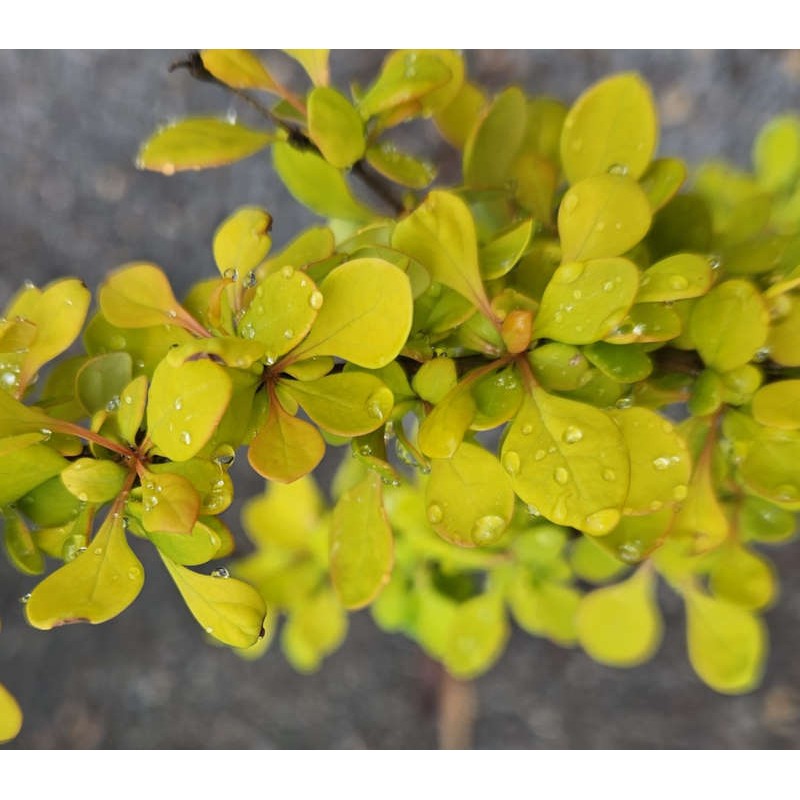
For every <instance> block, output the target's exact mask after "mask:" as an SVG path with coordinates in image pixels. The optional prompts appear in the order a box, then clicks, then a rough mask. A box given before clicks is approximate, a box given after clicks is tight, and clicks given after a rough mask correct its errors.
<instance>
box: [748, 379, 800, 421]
mask: <svg viewBox="0 0 800 800" xmlns="http://www.w3.org/2000/svg"><path fill="white" fill-rule="evenodd" d="M753 417H754V418H755V419H756V420H757V421H758V422H760V423H761V424H762V425H769V426H770V427H773V428H782V429H784V430H794V429H796V428H800V380H784V381H778V382H777V383H768V384H767V385H766V386H762V387H761V388H760V389H759V390H758V391H757V392H756V393H755V395H754V396H753Z"/></svg>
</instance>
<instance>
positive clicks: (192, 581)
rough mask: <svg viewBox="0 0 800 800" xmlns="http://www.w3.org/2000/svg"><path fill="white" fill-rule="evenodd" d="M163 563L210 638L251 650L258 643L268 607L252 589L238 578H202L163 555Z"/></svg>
mask: <svg viewBox="0 0 800 800" xmlns="http://www.w3.org/2000/svg"><path fill="white" fill-rule="evenodd" d="M161 560H162V561H163V562H164V565H165V566H166V568H167V571H168V572H169V574H170V576H171V577H172V580H174V581H175V585H176V586H177V587H178V591H179V592H180V593H181V596H182V597H183V599H184V601H185V603H186V605H187V607H188V608H189V611H191V612H192V616H193V617H194V618H195V619H196V620H197V622H198V623H199V624H200V626H201V627H202V628H203V630H204V631H205V632H206V633H207V634H208V635H209V636H213V637H214V638H215V639H217V640H219V641H220V642H222V643H223V644H227V645H230V646H231V647H250V646H251V645H253V644H255V643H256V642H257V641H258V638H259V637H260V636H261V631H262V630H263V625H264V618H265V617H266V615H267V608H266V606H265V605H264V601H263V600H262V599H261V595H260V594H259V593H258V592H257V591H256V590H255V589H254V588H253V587H252V586H250V585H249V584H247V583H244V582H242V581H240V580H237V579H236V578H228V577H222V576H220V577H216V576H212V575H200V574H199V573H197V572H192V571H191V570H190V569H186V567H182V566H180V565H179V564H176V563H175V562H174V561H172V560H171V559H169V558H167V557H166V556H165V555H164V554H163V553H162V554H161Z"/></svg>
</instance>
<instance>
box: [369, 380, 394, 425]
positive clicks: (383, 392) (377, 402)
mask: <svg viewBox="0 0 800 800" xmlns="http://www.w3.org/2000/svg"><path fill="white" fill-rule="evenodd" d="M391 401H392V397H391V391H390V390H389V389H387V388H386V387H385V386H384V387H381V388H380V389H376V390H375V391H374V392H373V393H372V394H371V395H370V396H369V397H368V398H367V414H369V416H371V417H372V418H373V419H383V418H384V416H385V412H384V409H385V408H386V407H387V406H391Z"/></svg>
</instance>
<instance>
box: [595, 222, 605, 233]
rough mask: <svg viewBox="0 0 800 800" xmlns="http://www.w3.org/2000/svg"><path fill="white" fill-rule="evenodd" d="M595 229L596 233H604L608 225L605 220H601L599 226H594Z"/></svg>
mask: <svg viewBox="0 0 800 800" xmlns="http://www.w3.org/2000/svg"><path fill="white" fill-rule="evenodd" d="M594 229H595V230H596V231H604V230H605V229H606V224H605V222H603V220H600V222H598V223H597V224H596V225H595V226H594Z"/></svg>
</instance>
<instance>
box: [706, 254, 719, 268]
mask: <svg viewBox="0 0 800 800" xmlns="http://www.w3.org/2000/svg"><path fill="white" fill-rule="evenodd" d="M721 265H722V259H721V258H720V257H719V256H709V257H708V266H709V267H711V269H719V268H720V266H721Z"/></svg>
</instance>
